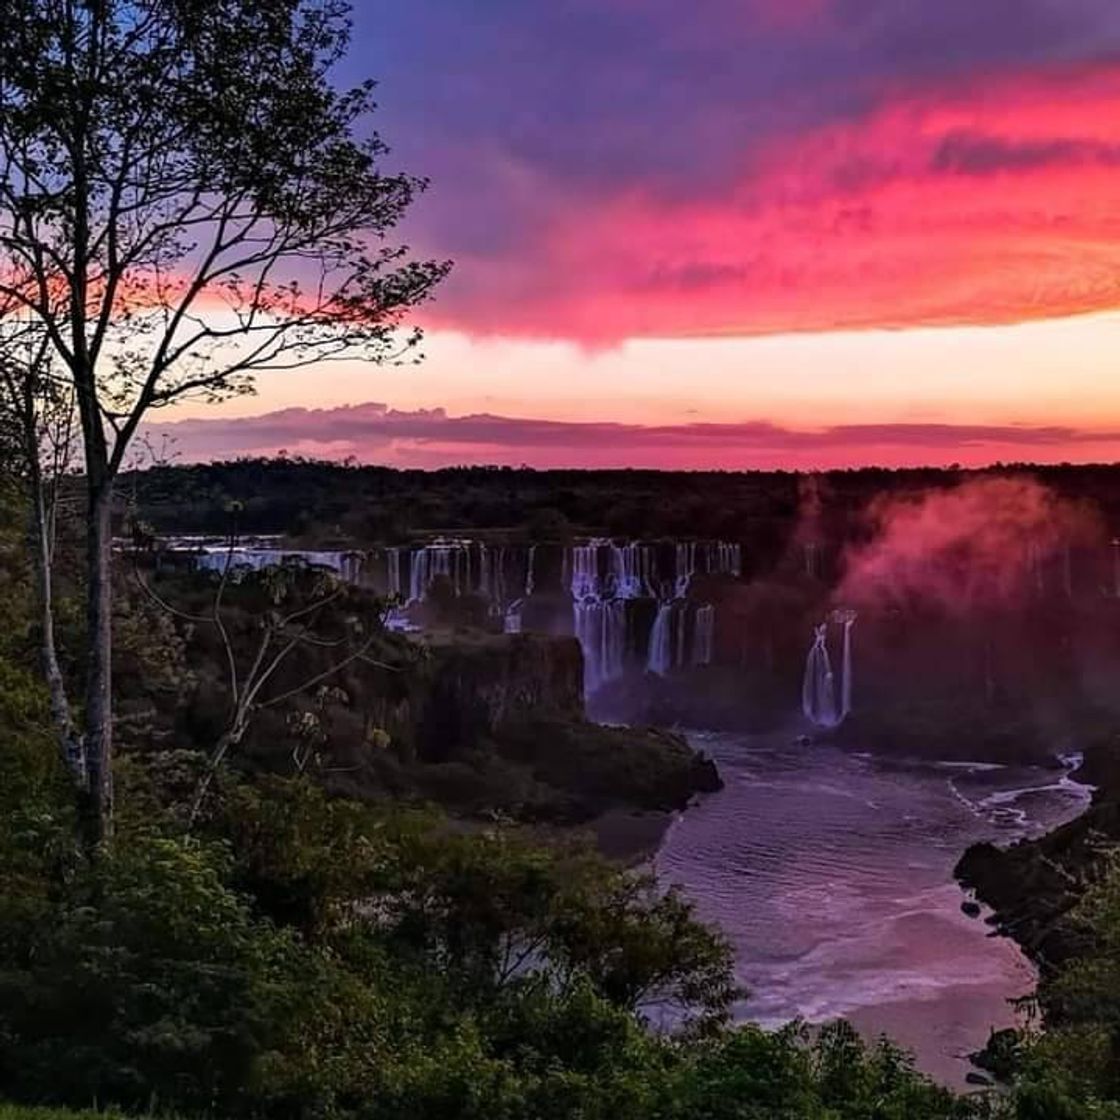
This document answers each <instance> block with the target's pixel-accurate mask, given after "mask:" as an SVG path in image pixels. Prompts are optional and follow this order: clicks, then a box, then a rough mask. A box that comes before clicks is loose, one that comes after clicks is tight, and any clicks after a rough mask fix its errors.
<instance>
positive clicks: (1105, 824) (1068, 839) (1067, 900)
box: [955, 740, 1120, 973]
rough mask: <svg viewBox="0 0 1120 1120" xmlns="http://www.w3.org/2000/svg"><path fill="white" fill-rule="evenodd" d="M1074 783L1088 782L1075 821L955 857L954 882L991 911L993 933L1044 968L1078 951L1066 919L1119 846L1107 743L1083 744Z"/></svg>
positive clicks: (1116, 771) (1119, 768)
mask: <svg viewBox="0 0 1120 1120" xmlns="http://www.w3.org/2000/svg"><path fill="white" fill-rule="evenodd" d="M1077 780H1078V781H1080V782H1084V783H1085V784H1087V785H1092V786H1094V787H1095V790H1094V793H1093V799H1092V803H1091V804H1090V806H1089V807H1088V809H1086V811H1085V812H1084V813H1082V814H1081V815H1080V816H1079V817H1077V818H1076V819H1074V820H1072V821H1069V822H1068V823H1066V824H1064V825H1061V826H1060V827H1058V828H1056V829H1054V830H1053V831H1051V832H1048V833H1047V834H1046V835H1044V836H1041V837H1039V838H1038V839H1034V840H1021V841H1019V842H1018V843H1016V844H1013V845H1011V846H1010V847H1008V848H999V847H997V846H996V845H994V844H990V843H984V844H974V845H973V846H972V847H970V848H969V849H968V850H967V851H966V852H965V853H964V855H963V856H962V857H961V859H960V861H959V862H958V864H957V866H956V869H955V874H956V877H957V879H958V881H959V882H960V883H961V885H962V886H963V887H965V888H966V889H967V890H970V891H972V892H973V894H974V895H975V897H976V899H977V900H978V901H980V902H982V903H983V904H984V905H986V906H987V907H989V908H990V909H991V911H992V915H991V917H990V918H989V919H988V921H989V922H990V924H991V925H992V926H993V928H994V930H995V931H996V932H997V933H999V934H1001V935H1003V936H1006V937H1010V938H1012V939H1013V940H1014V941H1015V942H1017V943H1018V944H1019V946H1020V947H1021V948H1022V949H1023V951H1024V952H1025V953H1026V954H1027V956H1028V957H1030V959H1031V960H1032V961H1033V962H1034V963H1035V964H1036V965H1037V966H1038V968H1039V969H1040V971H1042V972H1043V973H1046V972H1047V971H1049V970H1053V969H1055V968H1057V967H1059V966H1060V965H1062V964H1063V963H1064V962H1066V961H1068V960H1070V959H1072V958H1075V957H1077V956H1079V955H1081V953H1082V952H1083V951H1084V949H1085V947H1086V946H1085V942H1084V934H1083V933H1082V932H1081V931H1080V930H1079V929H1078V928H1077V926H1076V925H1075V924H1074V923H1073V922H1072V921H1071V920H1070V912H1071V911H1072V910H1073V908H1074V907H1075V906H1076V905H1077V903H1078V901H1079V900H1080V899H1081V897H1082V895H1083V894H1084V892H1085V890H1086V889H1087V887H1088V886H1089V885H1090V884H1091V883H1092V882H1093V881H1094V879H1095V878H1096V876H1097V875H1098V874H1099V871H1100V869H1101V867H1102V865H1103V860H1104V859H1105V856H1106V853H1107V851H1108V850H1109V848H1110V846H1114V845H1116V844H1117V843H1120V752H1118V744H1117V743H1116V742H1114V741H1111V740H1109V741H1106V742H1102V743H1098V744H1095V745H1093V746H1092V747H1090V748H1089V749H1088V750H1087V751H1086V753H1085V758H1084V761H1083V763H1082V766H1081V767H1080V768H1079V769H1078V771H1077Z"/></svg>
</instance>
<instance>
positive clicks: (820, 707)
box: [801, 622, 840, 727]
mask: <svg viewBox="0 0 1120 1120" xmlns="http://www.w3.org/2000/svg"><path fill="white" fill-rule="evenodd" d="M801 711H802V714H803V715H804V716H805V718H806V719H807V720H809V722H810V723H813V724H815V725H816V726H817V727H835V726H836V725H837V724H838V723H839V722H840V720H839V718H838V716H837V712H836V679H835V677H834V676H833V674H832V659H831V658H830V657H829V655H828V624H827V623H824V622H822V623H821V624H820V625H819V626H818V627H817V628H816V629H815V630H814V631H813V644H812V646H811V647H810V648H809V656H808V658H807V659H806V661H805V677H804V679H803V680H802V682H801Z"/></svg>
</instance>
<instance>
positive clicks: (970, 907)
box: [961, 898, 983, 918]
mask: <svg viewBox="0 0 1120 1120" xmlns="http://www.w3.org/2000/svg"><path fill="white" fill-rule="evenodd" d="M961 912H962V913H963V914H966V915H967V916H968V917H970V918H979V917H980V915H981V914H982V913H983V908H982V907H981V906H980V903H979V902H973V901H972V899H970V898H966V899H965V900H964V902H962V903H961Z"/></svg>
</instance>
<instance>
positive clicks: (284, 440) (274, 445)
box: [148, 404, 1120, 470]
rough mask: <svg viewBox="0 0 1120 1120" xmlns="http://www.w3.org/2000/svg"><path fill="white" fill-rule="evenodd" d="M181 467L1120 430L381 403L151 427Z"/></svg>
mask: <svg viewBox="0 0 1120 1120" xmlns="http://www.w3.org/2000/svg"><path fill="white" fill-rule="evenodd" d="M148 434H149V435H150V436H151V437H153V439H154V441H155V442H157V443H158V442H160V441H161V440H162V439H163V437H165V436H166V437H168V438H169V440H170V446H171V447H172V448H173V450H174V453H175V454H176V455H177V456H178V457H179V458H181V459H183V460H185V461H205V460H212V459H228V458H235V457H238V456H243V455H251V456H255V455H275V454H277V453H279V452H281V451H285V452H288V453H290V454H298V455H307V456H311V457H321V458H332V459H344V458H349V457H353V458H355V459H357V460H359V461H361V462H368V463H387V464H390V465H396V466H419V467H440V466H448V465H454V464H476V463H494V464H506V465H521V464H528V465H531V466H537V467H542V468H544V467H573V466H579V467H628V466H632V467H651V468H669V469H731V470H735V469H753V468H758V469H770V468H778V467H781V468H799V467H800V468H821V467H843V466H856V465H863V464H867V463H871V462H874V463H879V464H882V465H887V466H901V465H912V464H939V463H940V464H945V463H950V462H958V463H962V464H965V465H982V464H986V463H991V462H994V461H996V460H1017V461H1022V460H1026V459H1031V460H1038V461H1050V462H1056V461H1063V460H1067V459H1069V460H1074V459H1077V460H1082V461H1087V460H1093V459H1101V458H1112V457H1116V456H1117V455H1118V454H1120V431H1088V430H1081V429H1077V428H1071V427H1065V426H1028V425H1014V424H1003V425H999V424H974V425H967V424H964V425H961V424H923V423H911V424H907V423H893V424H889V423H888V424H849V425H838V426H833V427H824V428H815V429H798V428H790V427H783V426H780V425H777V424H773V423H770V422H767V421H764V420H758V421H743V422H739V423H725V424H712V423H679V424H668V425H641V424H624V423H608V422H594V421H591V422H582V423H581V422H564V421H557V420H539V419H528V418H517V417H506V416H494V415H490V414H486V413H479V414H473V415H466V416H450V415H448V414H447V413H446V412H445V411H444V410H443V409H425V410H417V411H398V410H395V409H391V408H389V407H387V406H386V405H383V404H363V405H354V406H347V407H341V408H334V409H306V408H291V409H286V410H283V411H280V412H272V413H267V414H265V415H262V416H256V417H250V418H248V419H236V420H234V419H221V418H214V419H192V420H182V421H178V422H175V423H171V424H166V425H162V426H158V427H157V426H152V427H151V428H150V429H149V433H148Z"/></svg>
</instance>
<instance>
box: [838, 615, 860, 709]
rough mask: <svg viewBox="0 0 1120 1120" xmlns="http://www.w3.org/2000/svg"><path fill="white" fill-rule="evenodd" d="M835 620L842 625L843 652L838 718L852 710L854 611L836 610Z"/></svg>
mask: <svg viewBox="0 0 1120 1120" xmlns="http://www.w3.org/2000/svg"><path fill="white" fill-rule="evenodd" d="M836 620H837V621H838V622H839V623H840V624H841V625H842V626H843V627H844V654H843V664H842V667H841V672H842V673H843V676H842V678H841V682H842V683H841V692H840V697H841V699H840V720H841V721H843V720H845V719H847V718H848V716H849V715H850V714H851V711H852V627H853V626H854V625H855V621H856V612H855V611H837V612H836Z"/></svg>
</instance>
